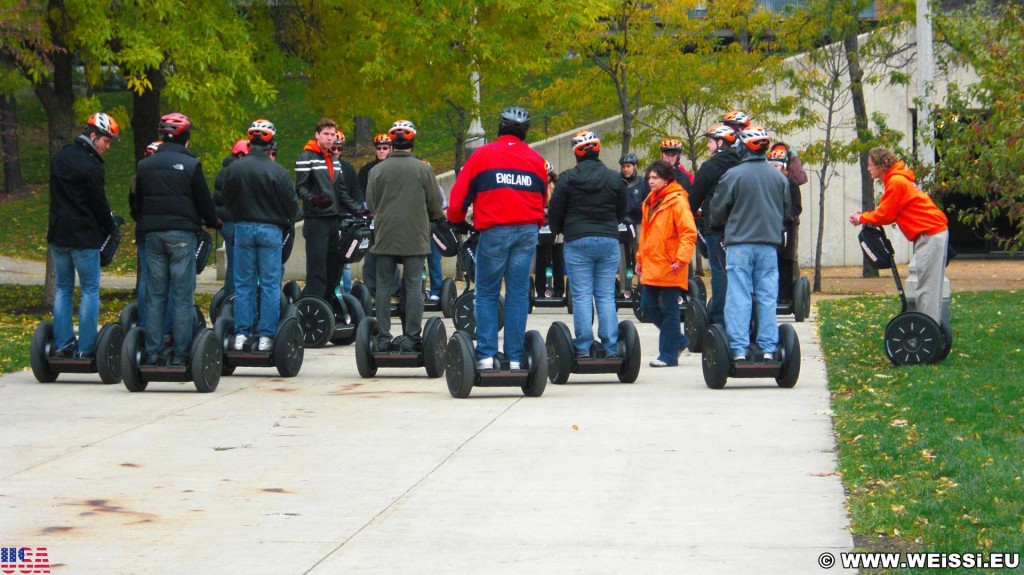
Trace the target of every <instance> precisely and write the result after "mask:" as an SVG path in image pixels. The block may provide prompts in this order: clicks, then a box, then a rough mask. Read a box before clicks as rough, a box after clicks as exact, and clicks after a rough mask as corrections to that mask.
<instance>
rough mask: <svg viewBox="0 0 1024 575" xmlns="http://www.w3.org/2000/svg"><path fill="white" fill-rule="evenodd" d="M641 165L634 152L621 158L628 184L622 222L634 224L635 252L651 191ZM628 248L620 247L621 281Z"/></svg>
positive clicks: (631, 247) (632, 247)
mask: <svg viewBox="0 0 1024 575" xmlns="http://www.w3.org/2000/svg"><path fill="white" fill-rule="evenodd" d="M639 165H640V158H638V157H637V156H636V154H634V153H633V152H628V153H626V154H623V155H622V157H621V158H619V173H620V174H622V183H623V185H625V186H626V219H625V220H624V221H623V222H622V223H624V224H627V225H629V224H633V229H634V230H635V231H636V237H635V238H633V241H632V242H631V243H632V245H631V246H630V249H632V250H633V253H634V254H635V253H636V251H637V249H639V248H640V231H641V228H642V227H643V226H641V225H640V220H641V219H643V205H644V200H646V199H647V194H649V193H651V189H650V188H648V187H647V182H646V181H645V179H644V177H643V175H642V174H640V173H639V172H637V171H636V170H637V167H638V166H639ZM626 249H627V248H626V246H625V244H622V245H620V247H619V281H620V282H625V281H626V265H627V264H626V259H627V258H626Z"/></svg>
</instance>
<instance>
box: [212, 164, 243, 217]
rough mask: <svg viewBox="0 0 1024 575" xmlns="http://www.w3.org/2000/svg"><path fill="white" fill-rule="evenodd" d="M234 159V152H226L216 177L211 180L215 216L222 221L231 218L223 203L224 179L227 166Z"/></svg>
mask: <svg viewBox="0 0 1024 575" xmlns="http://www.w3.org/2000/svg"><path fill="white" fill-rule="evenodd" d="M236 159H237V158H235V156H234V154H228V156H227V157H226V158H224V159H223V160H221V162H220V171H219V172H217V178H216V179H215V180H213V205H215V206H217V217H218V218H220V219H221V221H222V222H230V221H231V220H232V218H231V211H230V210H228V208H227V206H225V205H224V181H225V172H227V170H228V166H230V165H231V162H234V161H235V160H236Z"/></svg>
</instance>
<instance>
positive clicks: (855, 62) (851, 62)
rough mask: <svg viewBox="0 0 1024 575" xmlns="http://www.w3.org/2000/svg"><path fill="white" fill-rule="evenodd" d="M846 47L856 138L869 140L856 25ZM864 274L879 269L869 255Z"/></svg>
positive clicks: (866, 203)
mask: <svg viewBox="0 0 1024 575" xmlns="http://www.w3.org/2000/svg"><path fill="white" fill-rule="evenodd" d="M843 48H844V51H845V52H846V62H847V69H848V70H849V74H850V95H851V99H852V102H853V116H854V122H855V124H856V127H857V139H858V140H860V142H861V143H862V144H863V143H866V142H868V141H869V140H870V138H871V134H870V132H869V130H868V110H867V105H866V104H865V102H864V70H863V69H862V68H861V64H860V53H859V50H860V43H859V41H858V39H857V26H856V25H855V24H853V25H850V26H847V27H846V29H845V30H844V31H843ZM864 148H866V147H862V149H861V152H860V181H861V186H860V203H861V210H862V211H868V210H871V209H872V208H874V205H875V189H874V185H873V181H872V179H871V174H869V173H868V150H867V149H864ZM861 277H866V278H876V277H878V270H876V269H875V268H873V267H871V265H870V264H869V263H868V258H867V255H864V256H862V263H861Z"/></svg>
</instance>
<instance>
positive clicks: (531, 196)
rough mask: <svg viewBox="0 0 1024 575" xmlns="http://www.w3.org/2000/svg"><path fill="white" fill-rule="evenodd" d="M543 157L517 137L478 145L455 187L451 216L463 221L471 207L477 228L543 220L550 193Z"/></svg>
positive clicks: (450, 205) (455, 219) (450, 207)
mask: <svg viewBox="0 0 1024 575" xmlns="http://www.w3.org/2000/svg"><path fill="white" fill-rule="evenodd" d="M547 185H548V182H547V172H546V170H545V169H544V158H542V157H541V156H540V154H538V153H537V152H535V151H534V150H533V149H532V148H530V146H528V145H527V144H526V143H525V142H523V141H522V140H520V139H519V138H516V137H514V136H501V137H499V138H498V140H497V141H496V142H492V143H490V144H487V145H486V146H483V147H481V148H479V149H478V150H477V151H476V152H474V153H473V155H472V156H470V157H469V160H468V161H467V162H466V165H465V166H463V169H462V171H461V172H459V177H458V178H456V180H455V185H454V186H453V187H452V192H451V198H450V201H449V205H448V214H449V219H451V220H452V221H456V222H461V221H463V220H464V219H465V214H466V211H467V210H468V209H469V206H470V205H472V206H473V221H474V224H475V225H476V227H477V229H487V228H490V227H493V226H497V225H516V224H529V223H535V224H537V225H541V224H543V223H544V204H545V199H546V195H547Z"/></svg>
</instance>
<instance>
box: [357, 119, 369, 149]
mask: <svg viewBox="0 0 1024 575" xmlns="http://www.w3.org/2000/svg"><path fill="white" fill-rule="evenodd" d="M352 120H353V123H354V124H355V130H356V133H355V134H354V137H355V139H356V147H357V148H369V147H370V145H371V144H373V124H372V122H373V120H372V119H371V118H370V117H369V116H356V117H355V118H353V119H352Z"/></svg>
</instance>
